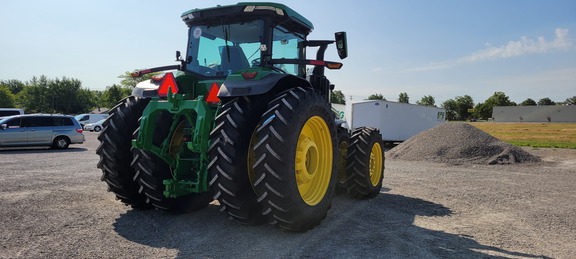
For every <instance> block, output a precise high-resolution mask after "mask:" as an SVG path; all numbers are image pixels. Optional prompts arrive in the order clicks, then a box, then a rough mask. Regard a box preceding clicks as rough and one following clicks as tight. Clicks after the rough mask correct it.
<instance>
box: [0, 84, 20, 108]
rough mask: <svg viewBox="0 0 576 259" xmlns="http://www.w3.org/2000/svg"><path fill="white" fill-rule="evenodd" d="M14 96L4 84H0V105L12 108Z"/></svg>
mask: <svg viewBox="0 0 576 259" xmlns="http://www.w3.org/2000/svg"><path fill="white" fill-rule="evenodd" d="M15 99H16V97H15V96H14V94H13V93H12V92H11V91H10V89H8V87H7V86H5V85H0V107H3V108H14V107H15V106H14V101H15Z"/></svg>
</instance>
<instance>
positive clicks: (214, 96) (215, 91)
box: [206, 83, 220, 103]
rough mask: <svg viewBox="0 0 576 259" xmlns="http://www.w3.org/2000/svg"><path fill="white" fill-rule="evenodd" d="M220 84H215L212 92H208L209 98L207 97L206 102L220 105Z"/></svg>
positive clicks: (211, 89)
mask: <svg viewBox="0 0 576 259" xmlns="http://www.w3.org/2000/svg"><path fill="white" fill-rule="evenodd" d="M219 90H220V88H218V84H216V83H213V84H212V88H210V92H208V97H206V102H208V103H218V102H220V98H218V91H219Z"/></svg>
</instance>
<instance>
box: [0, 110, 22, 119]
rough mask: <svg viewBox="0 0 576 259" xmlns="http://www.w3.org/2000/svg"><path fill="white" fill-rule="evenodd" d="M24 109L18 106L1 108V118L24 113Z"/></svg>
mask: <svg viewBox="0 0 576 259" xmlns="http://www.w3.org/2000/svg"><path fill="white" fill-rule="evenodd" d="M22 114H24V110H22V109H18V108H0V118H2V117H7V116H12V115H22Z"/></svg>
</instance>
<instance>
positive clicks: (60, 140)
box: [52, 136, 70, 149]
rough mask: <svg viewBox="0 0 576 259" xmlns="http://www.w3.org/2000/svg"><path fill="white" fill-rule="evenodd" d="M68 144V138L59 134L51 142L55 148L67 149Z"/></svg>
mask: <svg viewBox="0 0 576 259" xmlns="http://www.w3.org/2000/svg"><path fill="white" fill-rule="evenodd" d="M68 146H70V139H68V138H67V137H63V136H59V137H56V138H55V139H54V142H52V148H55V149H67V148H68Z"/></svg>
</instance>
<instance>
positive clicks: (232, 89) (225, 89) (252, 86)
mask: <svg viewBox="0 0 576 259" xmlns="http://www.w3.org/2000/svg"><path fill="white" fill-rule="evenodd" d="M277 86H278V87H282V88H283V87H296V86H311V85H310V82H308V81H306V80H305V79H303V78H301V77H297V76H295V75H291V74H279V73H270V74H267V75H265V76H264V77H262V78H260V79H258V80H245V79H241V80H240V79H238V78H237V77H229V78H227V79H226V81H224V83H223V84H222V86H220V91H219V92H218V97H220V98H222V97H238V96H248V95H259V94H263V93H266V92H268V91H270V90H272V89H274V88H276V87H277Z"/></svg>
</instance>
